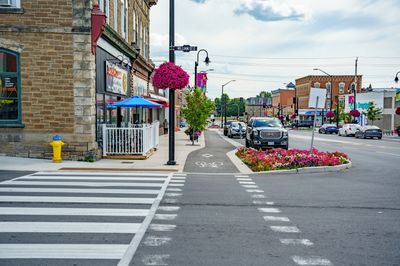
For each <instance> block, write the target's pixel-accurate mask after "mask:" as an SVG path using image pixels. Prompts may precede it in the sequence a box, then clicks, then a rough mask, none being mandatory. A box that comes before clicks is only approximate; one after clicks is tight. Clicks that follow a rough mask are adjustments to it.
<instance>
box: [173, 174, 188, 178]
mask: <svg viewBox="0 0 400 266" xmlns="http://www.w3.org/2000/svg"><path fill="white" fill-rule="evenodd" d="M181 176H186V174H183V173H182V174H173V176H172V177H171V178H174V177H181Z"/></svg>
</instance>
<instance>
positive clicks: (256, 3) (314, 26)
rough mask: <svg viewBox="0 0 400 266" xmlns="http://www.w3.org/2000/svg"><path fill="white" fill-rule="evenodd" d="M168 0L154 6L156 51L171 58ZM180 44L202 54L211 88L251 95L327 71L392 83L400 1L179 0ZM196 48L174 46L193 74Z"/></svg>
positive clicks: (398, 57) (399, 50)
mask: <svg viewBox="0 0 400 266" xmlns="http://www.w3.org/2000/svg"><path fill="white" fill-rule="evenodd" d="M168 16H169V0H158V4H157V5H156V6H154V7H152V9H151V29H150V31H151V56H152V58H153V60H154V62H155V64H156V65H158V64H160V63H162V62H164V61H167V60H168V23H169V20H168ZM175 33H176V38H175V43H176V45H183V44H190V45H192V46H197V47H198V49H206V50H207V51H208V53H209V57H210V60H211V61H212V62H211V64H210V65H208V66H206V65H205V64H204V62H203V61H204V59H205V53H203V52H201V53H199V58H200V60H199V61H200V65H199V68H198V70H199V71H201V70H207V69H214V71H209V74H208V87H207V90H208V95H209V96H210V97H211V98H214V97H219V96H220V95H221V85H222V84H224V83H226V82H228V81H230V80H232V79H234V80H236V82H232V83H230V84H229V85H227V86H226V87H225V90H226V92H227V93H228V94H229V96H230V97H245V98H247V97H252V96H255V95H256V94H258V93H259V92H260V91H262V90H266V91H270V90H273V89H277V88H283V87H284V86H285V83H288V82H293V83H294V81H295V79H297V78H300V77H303V76H306V75H313V74H314V75H316V74H322V73H321V72H318V71H313V69H314V68H321V69H322V70H324V71H326V72H328V73H330V74H331V75H354V63H355V58H356V57H359V60H358V73H359V74H361V75H363V84H362V85H363V86H364V87H367V86H368V85H369V84H372V87H375V88H383V87H394V86H395V83H394V82H393V79H394V76H395V74H396V72H397V71H400V4H399V0H381V1H377V0H376V1H375V0H334V1H326V0H175ZM196 56H197V53H196V52H191V53H182V52H176V63H177V64H178V65H181V66H182V67H183V68H184V69H185V70H186V71H187V72H188V73H190V74H191V83H193V72H194V62H195V60H196Z"/></svg>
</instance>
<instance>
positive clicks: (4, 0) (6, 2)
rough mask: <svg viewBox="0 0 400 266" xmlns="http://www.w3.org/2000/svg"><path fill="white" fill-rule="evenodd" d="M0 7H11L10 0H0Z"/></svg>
mask: <svg viewBox="0 0 400 266" xmlns="http://www.w3.org/2000/svg"><path fill="white" fill-rule="evenodd" d="M0 6H6V7H9V6H12V0H0Z"/></svg>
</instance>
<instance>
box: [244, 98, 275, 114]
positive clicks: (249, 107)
mask: <svg viewBox="0 0 400 266" xmlns="http://www.w3.org/2000/svg"><path fill="white" fill-rule="evenodd" d="M271 104H272V99H271V98H269V97H250V98H247V99H246V107H245V112H246V114H247V119H248V118H250V117H253V116H258V117H261V116H267V112H266V107H267V106H269V105H271Z"/></svg>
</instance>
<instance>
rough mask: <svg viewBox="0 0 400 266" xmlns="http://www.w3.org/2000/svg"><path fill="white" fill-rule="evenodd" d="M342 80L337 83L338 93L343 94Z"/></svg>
mask: <svg viewBox="0 0 400 266" xmlns="http://www.w3.org/2000/svg"><path fill="white" fill-rule="evenodd" d="M344 85H345V84H344V82H340V83H339V94H344Z"/></svg>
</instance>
